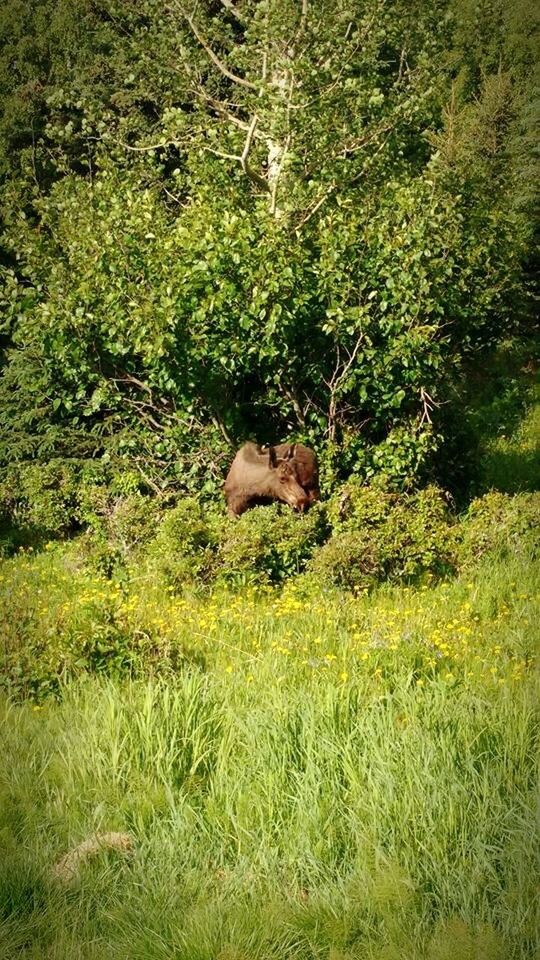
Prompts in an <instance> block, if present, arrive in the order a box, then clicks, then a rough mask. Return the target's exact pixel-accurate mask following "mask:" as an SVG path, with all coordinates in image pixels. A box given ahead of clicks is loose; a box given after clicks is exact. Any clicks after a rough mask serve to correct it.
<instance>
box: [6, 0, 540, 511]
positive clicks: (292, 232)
mask: <svg viewBox="0 0 540 960" xmlns="http://www.w3.org/2000/svg"><path fill="white" fill-rule="evenodd" d="M523 3H525V0H523ZM49 6H50V5H49V4H48V3H46V2H44V3H43V4H40V5H38V7H35V5H31V4H28V3H26V2H25V0H20V2H19V3H18V4H17V5H16V12H15V13H13V10H6V11H3V12H2V14H1V16H0V37H1V38H2V39H3V42H4V48H3V50H2V51H0V89H1V90H2V92H3V93H4V94H5V96H4V104H5V105H4V108H3V113H2V116H1V117H0V126H2V129H3V130H4V132H5V140H6V145H5V150H4V152H3V153H2V157H1V158H0V167H1V171H0V175H1V176H2V178H3V181H2V185H1V188H2V192H3V199H4V201H5V203H4V207H5V226H4V231H3V236H2V243H3V249H4V256H3V281H2V287H1V291H0V300H1V305H2V308H3V312H4V316H5V319H4V321H3V324H2V330H1V336H2V338H3V339H2V344H1V345H2V347H3V349H4V360H3V368H2V372H1V375H0V430H1V434H2V440H1V442H0V469H2V470H5V469H6V467H7V464H8V463H10V462H13V461H17V463H26V462H33V461H36V462H38V463H47V462H48V461H50V460H55V459H57V460H58V459H69V460H79V459H80V460H87V459H90V458H91V459H92V460H94V461H100V462H103V464H104V466H105V468H106V469H108V466H109V465H111V464H112V465H113V466H114V467H116V466H117V465H118V463H121V464H123V465H124V466H127V467H128V468H130V469H137V470H139V471H140V472H141V477H142V480H143V482H144V483H145V484H146V487H143V489H145V491H148V490H152V491H154V492H156V490H158V491H163V490H169V489H171V488H173V489H175V490H181V491H182V492H184V493H186V492H187V493H189V494H191V495H193V494H195V493H198V492H200V491H202V493H203V496H204V497H212V496H214V495H215V494H216V493H217V491H218V488H219V485H220V482H221V480H222V477H223V473H224V468H225V465H226V462H227V460H228V459H229V458H230V455H231V450H232V448H233V447H235V446H236V445H237V444H238V443H239V442H240V440H242V439H244V438H245V437H246V436H254V437H256V439H258V440H260V441H275V440H278V439H282V438H285V437H286V436H290V435H291V433H294V434H295V436H296V437H297V438H298V439H304V440H305V441H308V442H311V443H313V444H314V445H315V446H316V447H317V449H318V451H319V453H320V454H321V457H322V460H323V465H324V467H325V476H326V477H328V479H329V480H331V479H332V478H335V477H336V476H337V477H340V476H341V477H343V476H344V475H347V474H349V473H350V472H354V473H356V474H358V475H359V476H362V477H371V476H373V475H374V474H377V473H379V472H381V471H386V472H387V473H388V474H389V475H390V476H392V477H393V478H395V479H396V480H397V481H399V482H400V483H401V485H403V486H405V487H406V486H407V485H410V484H411V483H414V482H417V481H418V480H419V479H421V478H423V477H425V476H426V475H429V471H430V468H431V465H432V463H433V460H434V458H436V457H437V456H439V457H440V456H441V455H442V456H444V453H443V454H440V453H439V451H440V449H441V439H442V437H443V435H444V433H445V431H446V429H447V427H448V422H449V421H448V419H447V418H445V416H444V409H445V405H446V404H447V403H448V400H449V399H450V398H451V397H453V387H454V382H455V380H456V379H457V378H458V377H459V376H460V373H461V366H462V363H463V360H464V357H466V356H467V355H469V354H470V353H471V351H474V350H476V349H478V348H479V347H482V346H485V344H490V343H494V342H497V341H498V340H499V339H500V337H501V336H502V335H503V333H504V334H507V333H508V330H509V329H510V327H511V325H512V324H513V323H514V322H515V317H516V314H517V313H518V312H521V311H522V309H523V299H524V294H525V293H526V282H525V276H524V274H523V270H522V267H523V260H524V258H526V257H527V256H528V255H529V254H530V251H531V249H532V248H531V231H532V229H533V227H532V226H531V224H532V214H531V210H532V205H533V198H532V197H531V196H530V184H531V183H533V182H534V178H531V177H530V176H529V174H530V157H531V154H532V151H531V130H532V126H531V118H530V117H529V118H528V114H527V107H528V105H529V104H530V100H531V97H532V95H533V91H534V80H533V69H534V64H533V61H534V50H533V45H532V43H531V41H530V38H529V37H528V36H527V35H526V34H525V33H524V32H523V31H522V30H521V28H518V23H517V20H516V18H515V17H514V16H513V15H512V16H511V15H510V14H507V13H505V12H503V11H501V10H499V6H500V4H499V6H497V4H495V5H492V4H488V5H485V9H484V5H483V6H482V8H481V9H478V10H477V9H476V8H475V10H474V11H473V10H472V8H470V4H468V0H467V2H465V0H460V2H458V0H452V2H450V0H437V3H435V4H433V3H428V2H420V3H418V4H415V5H414V9H413V8H412V7H411V5H410V4H408V3H405V2H403V0H392V2H391V3H388V4H383V5H381V4H380V3H379V2H378V0H369V2H368V3H360V2H356V0H355V2H354V3H353V4H352V6H351V4H350V3H348V2H345V0H339V3H337V4H335V5H334V7H335V9H334V10H333V15H332V17H331V18H329V17H328V16H326V15H325V13H324V11H323V10H322V8H321V7H320V5H319V6H318V5H317V4H309V5H308V9H307V11H305V13H304V14H303V15H302V14H301V11H300V9H298V8H296V7H294V6H291V5H290V4H289V3H288V0H272V3H270V4H269V5H268V7H267V8H266V7H265V8H264V11H263V8H262V7H261V6H260V4H259V3H258V2H255V0H243V2H242V4H241V6H242V10H241V11H237V13H238V16H235V13H234V11H233V10H232V8H230V7H229V5H227V4H222V5H221V6H220V7H219V8H216V9H215V10H214V9H213V8H212V10H210V8H206V7H205V6H204V5H202V7H201V8H200V9H198V10H197V13H196V21H195V20H194V21H192V22H191V21H190V20H189V19H188V18H187V17H186V16H185V15H184V13H183V12H182V10H181V9H180V8H176V7H171V8H167V9H166V10H161V9H160V10H157V9H156V7H155V4H154V3H153V2H151V0H143V2H142V3H141V4H139V5H138V7H137V9H134V8H133V7H132V6H131V5H129V4H126V3H124V2H123V0H119V2H116V0H114V2H110V3H109V2H108V3H107V4H106V5H105V6H106V9H105V10H103V11H98V10H96V9H95V7H94V6H93V5H91V4H90V5H89V4H88V3H87V2H86V0H63V2H62V3H61V4H60V6H58V5H56V6H55V9H54V11H52V10H49ZM492 8H493V9H492ZM497 11H498V12H497ZM471 20H472V21H477V22H478V26H479V29H480V31H481V32H482V31H483V32H485V33H486V36H489V43H488V44H486V45H485V46H484V45H483V44H482V43H478V42H476V41H475V40H474V39H471V37H470V33H469V27H468V26H467V25H468V24H470V22H471ZM21 23H24V32H23V30H22V29H21V26H20V24H21ZM291 37H294V38H295V39H294V42H292V41H290V38H291ZM13 47H14V48H16V49H17V51H18V52H17V58H16V59H17V64H18V66H17V70H16V71H15V72H13V73H12V72H11V67H10V65H11V58H12V53H11V48H13ZM285 50H286V51H287V53H286V54H285V52H284V51H285ZM209 51H212V55H210V54H209ZM218 51H219V55H218ZM449 51H451V53H449ZM496 51H498V55H499V57H502V61H503V69H501V70H499V67H498V66H497V67H496V66H495V63H496V62H497V64H498V62H499V61H498V56H497V54H496ZM510 52H511V55H510ZM216 58H217V59H216ZM262 63H264V64H266V67H265V71H266V72H265V76H264V77H263V78H261V75H260V70H261V64H262ZM188 64H189V66H188ZM512 64H514V65H512ZM173 65H174V66H173ZM193 70H194V71H195V74H194V73H193ZM482 74H483V75H484V80H483V81H482V82H480V80H479V77H480V76H481V75H482ZM456 76H457V79H456ZM194 77H195V79H194ZM23 106H24V109H23ZM527 118H528V119H527ZM527 184H528V185H529V186H527V187H526V185H527ZM527 190H528V191H529V193H528V194H527V196H525V194H526V193H527ZM430 420H431V421H432V423H431V424H430Z"/></svg>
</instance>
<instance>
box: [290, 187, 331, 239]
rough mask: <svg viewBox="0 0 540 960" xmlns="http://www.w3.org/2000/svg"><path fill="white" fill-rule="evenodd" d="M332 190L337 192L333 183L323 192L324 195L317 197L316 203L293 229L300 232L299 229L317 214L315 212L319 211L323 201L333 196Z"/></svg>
mask: <svg viewBox="0 0 540 960" xmlns="http://www.w3.org/2000/svg"><path fill="white" fill-rule="evenodd" d="M334 190H337V183H335V182H334V183H332V184H330V186H329V188H328V189H327V190H325V191H324V193H323V194H322V195H321V196H320V197H319V199H318V200H317V201H316V203H315V204H313V206H311V207H309V208H308V210H307V212H306V213H305V214H304V216H303V217H302V219H301V220H299V222H298V223H297V224H296V227H295V229H296V230H300V228H301V227H303V226H305V224H306V223H308V221H309V220H311V218H312V217H314V216H315V214H316V213H317V210H320V208H321V207H322V205H323V203H324V202H325V200H328V197H330V196H331V195H332V194H333V192H334Z"/></svg>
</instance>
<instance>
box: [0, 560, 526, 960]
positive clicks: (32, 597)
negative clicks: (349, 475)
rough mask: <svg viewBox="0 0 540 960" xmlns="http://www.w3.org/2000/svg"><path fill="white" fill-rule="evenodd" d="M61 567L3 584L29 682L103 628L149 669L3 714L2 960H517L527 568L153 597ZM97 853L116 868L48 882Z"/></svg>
mask: <svg viewBox="0 0 540 960" xmlns="http://www.w3.org/2000/svg"><path fill="white" fill-rule="evenodd" d="M73 562H74V561H73V554H72V552H70V549H69V547H65V546H64V547H62V546H58V545H56V546H52V547H51V548H50V549H49V550H44V551H43V552H42V553H41V554H39V555H37V556H35V557H34V556H33V555H32V553H31V552H30V553H28V552H26V553H21V554H20V555H19V556H17V557H16V558H14V559H12V560H9V561H5V563H4V565H3V573H2V576H3V578H4V579H3V584H2V586H3V587H4V604H5V605H6V606H7V605H8V604H11V608H10V616H9V617H8V621H7V622H6V626H5V629H6V633H7V634H9V630H10V628H11V629H13V630H14V629H15V618H14V613H15V609H16V608H18V609H19V611H21V612H22V611H23V610H24V611H25V616H26V620H24V623H23V626H24V630H25V631H26V633H27V634H30V633H31V631H32V629H35V628H36V627H37V625H38V624H39V629H40V631H41V643H42V648H43V655H44V663H46V649H47V632H48V631H50V630H51V623H52V622H53V621H56V622H57V621H58V619H62V618H64V621H65V622H66V623H68V622H69V624H71V629H72V631H73V635H75V633H76V631H77V630H79V631H85V630H87V629H88V622H89V618H90V620H91V618H92V616H95V611H96V610H97V609H98V608H99V609H100V610H101V611H102V609H103V608H104V607H106V608H107V609H109V610H111V609H112V608H114V609H115V610H116V614H117V619H118V618H119V619H120V620H122V618H124V622H125V630H126V635H129V636H131V637H132V638H133V642H134V644H135V645H136V644H137V638H139V640H140V642H144V643H148V638H149V636H151V635H152V636H154V637H155V634H152V629H154V630H155V629H158V630H159V631H160V637H161V649H162V650H163V649H164V645H166V644H168V645H169V648H170V649H169V657H168V666H167V668H166V669H165V670H163V669H161V668H160V661H159V659H157V658H156V663H155V667H154V668H153V669H152V668H149V670H148V672H147V675H146V676H145V677H140V678H138V679H137V678H134V679H121V678H118V679H116V680H115V679H111V678H110V677H105V676H103V677H100V676H99V673H100V665H99V662H96V664H94V667H95V669H94V675H92V676H88V675H85V673H83V674H82V675H81V678H80V679H79V680H77V681H74V682H73V681H72V682H71V683H69V684H66V685H65V687H62V686H60V690H59V691H58V690H57V691H56V692H57V693H58V692H59V693H60V694H61V697H60V699H58V698H55V697H46V696H44V695H43V692H42V691H41V693H40V694H39V696H38V698H37V700H36V699H35V698H34V699H27V700H25V701H24V702H22V703H15V702H13V701H11V702H10V701H9V700H8V699H7V698H4V701H3V705H2V730H3V733H2V741H3V744H4V749H3V752H2V757H3V759H2V785H1V791H2V801H1V805H0V810H1V814H0V816H1V821H2V822H1V838H2V847H3V857H2V859H3V863H4V869H3V871H2V877H1V881H0V883H1V894H0V897H1V905H2V913H3V917H4V923H3V927H2V935H1V942H2V951H3V954H2V955H3V956H5V957H6V958H7V957H21V958H23V957H24V958H30V957H32V958H38V957H39V958H43V957H47V958H58V960H60V958H62V960H64V958H75V957H77V958H87V957H88V958H96V960H97V958H100V960H101V958H109V957H110V958H119V957H125V958H126V960H127V958H140V960H143V958H149V960H150V958H152V960H153V958H156V960H165V958H179V960H180V958H182V960H183V958H186V960H196V958H201V960H203V958H208V960H210V958H221V960H251V958H260V960H263V958H264V960H266V958H276V960H278V958H279V960H281V958H295V960H296V958H298V960H300V958H302V960H303V958H321V960H323V958H324V960H330V958H331V960H353V958H364V957H365V958H381V960H382V958H393V957H396V958H397V957H410V958H416V957H418V958H423V957H426V958H433V960H436V958H437V960H438V958H441V960H442V958H446V957H448V958H450V957H456V958H463V960H465V958H469V957H470V958H477V957H478V958H480V957H481V958H485V960H494V958H514V957H515V958H525V957H534V956H535V950H537V949H538V944H537V940H536V937H537V931H538V929H539V927H538V920H539V917H538V912H537V911H538V899H537V885H536V877H537V874H536V862H535V854H536V852H537V851H536V850H535V839H534V838H535V829H536V820H535V817H536V813H537V806H536V805H537V794H536V791H535V766H536V760H537V756H538V746H539V743H538V734H539V726H538V709H537V707H538V702H539V698H538V694H539V684H538V676H537V674H536V672H535V670H534V654H535V649H536V650H537V647H538V633H539V630H540V626H539V625H540V603H539V597H538V589H537V587H538V565H537V563H533V562H531V560H530V559H529V558H527V557H525V558H523V557H521V558H515V559H513V560H511V559H509V558H506V560H504V561H499V562H492V561H490V562H489V563H484V564H483V565H482V564H481V565H479V566H478V567H477V568H476V569H475V570H474V571H472V572H471V573H470V574H469V575H468V576H467V577H461V578H458V579H456V580H453V581H449V582H446V583H444V582H443V583H440V584H438V585H434V586H430V585H429V583H425V584H423V585H421V586H419V587H415V588H413V587H400V588H398V587H381V588H379V590H377V591H375V592H374V593H372V594H370V595H367V594H364V595H360V596H357V597H353V596H346V595H343V594H339V593H337V592H328V593H326V594H324V593H321V594H320V595H318V596H316V595H313V594H306V593H305V592H303V591H302V589H300V588H299V587H298V586H296V585H295V582H294V581H292V584H291V585H290V586H288V587H286V588H285V589H284V590H282V591H281V592H280V593H279V594H278V593H277V592H276V591H275V590H274V591H272V590H271V589H267V590H264V589H263V590H261V589H255V588H253V589H245V590H244V591H242V592H240V593H226V592H221V593H216V594H211V595H210V596H197V595H196V594H193V595H192V596H184V597H178V596H175V595H174V594H172V593H170V592H169V593H168V594H165V595H163V593H162V592H161V593H160V592H159V591H158V590H157V588H156V587H155V585H152V583H144V582H141V581H140V580H139V581H137V579H136V578H135V577H134V578H133V579H132V580H131V581H129V582H124V583H122V584H121V583H118V582H114V581H106V580H104V579H101V578H97V577H95V576H90V575H89V574H87V573H85V572H84V571H82V570H79V571H77V572H76V575H75V571H74V569H73ZM32 624H33V625H34V626H33V627H32ZM173 647H176V649H177V650H178V651H179V656H178V659H177V660H175V659H174V657H171V655H170V654H171V651H172V648H173ZM43 669H45V666H43ZM38 689H39V690H41V688H38ZM96 831H122V832H125V833H128V834H129V835H130V837H131V838H132V841H133V850H132V851H131V853H130V854H129V855H128V856H120V855H118V854H116V853H114V852H108V851H106V850H104V851H102V852H100V853H99V854H98V855H96V856H94V857H93V858H89V860H88V862H82V863H81V865H80V868H79V869H78V870H77V871H76V875H75V876H74V877H71V878H70V879H69V882H62V881H60V880H59V879H58V877H57V876H55V875H54V870H53V868H54V865H55V863H57V862H58V861H59V860H60V858H61V857H62V856H63V855H64V854H65V853H66V852H67V851H69V850H70V849H73V848H74V847H76V846H77V844H78V843H80V842H81V841H83V840H85V839H86V838H88V837H89V836H92V835H93V834H94V833H95V832H96Z"/></svg>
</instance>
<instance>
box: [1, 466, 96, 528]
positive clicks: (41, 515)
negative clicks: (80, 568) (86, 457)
mask: <svg viewBox="0 0 540 960" xmlns="http://www.w3.org/2000/svg"><path fill="white" fill-rule="evenodd" d="M77 473H78V471H77V468H76V467H75V468H74V466H73V464H70V463H69V462H66V461H64V460H51V461H49V462H48V463H46V464H42V463H26V464H23V465H17V466H15V465H14V466H12V467H10V468H9V469H8V470H7V471H6V473H5V474H4V478H3V481H2V483H1V484H0V505H1V508H2V510H3V511H4V512H5V513H6V515H8V516H10V517H11V519H12V521H13V522H14V523H15V524H16V525H17V526H19V527H23V528H25V527H31V528H34V530H35V531H36V532H37V533H38V535H41V536H51V535H53V534H65V533H66V532H67V531H69V529H70V527H71V526H72V524H73V517H74V514H75V512H76V504H77Z"/></svg>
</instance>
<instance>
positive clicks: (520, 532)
mask: <svg viewBox="0 0 540 960" xmlns="http://www.w3.org/2000/svg"><path fill="white" fill-rule="evenodd" d="M539 550H540V493H520V494H515V495H514V496H509V495H508V494H505V493H497V492H492V493H487V494H486V495H485V496H483V497H478V498H477V499H476V500H473V502H472V503H471V505H470V507H469V510H468V512H467V514H466V515H465V517H464V518H463V521H462V523H461V524H460V527H459V564H460V566H461V567H469V566H472V565H473V564H474V563H475V562H476V561H478V560H479V559H481V558H482V557H484V556H486V555H497V556H499V557H505V556H510V555H515V554H522V553H527V552H532V553H533V554H535V553H537V552H538V551H539Z"/></svg>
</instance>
